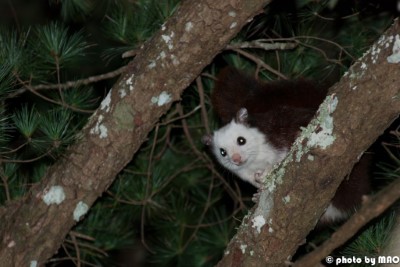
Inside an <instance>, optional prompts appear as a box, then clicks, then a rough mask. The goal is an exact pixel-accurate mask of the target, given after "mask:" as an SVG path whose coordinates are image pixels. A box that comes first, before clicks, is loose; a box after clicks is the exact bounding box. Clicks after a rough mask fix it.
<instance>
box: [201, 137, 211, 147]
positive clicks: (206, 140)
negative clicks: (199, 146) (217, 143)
mask: <svg viewBox="0 0 400 267" xmlns="http://www.w3.org/2000/svg"><path fill="white" fill-rule="evenodd" d="M201 142H202V143H203V144H205V145H206V146H210V145H211V144H212V135H211V134H206V135H203V137H202V138H201Z"/></svg>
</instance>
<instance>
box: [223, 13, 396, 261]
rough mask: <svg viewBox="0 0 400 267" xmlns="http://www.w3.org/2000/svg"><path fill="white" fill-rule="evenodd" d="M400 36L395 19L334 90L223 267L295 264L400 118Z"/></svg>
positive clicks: (271, 178) (269, 184)
mask: <svg viewBox="0 0 400 267" xmlns="http://www.w3.org/2000/svg"><path fill="white" fill-rule="evenodd" d="M399 33H400V24H399V22H398V20H395V22H394V24H393V25H392V26H391V27H390V28H389V29H388V30H387V31H386V32H385V33H384V34H383V35H382V36H381V37H380V38H379V40H377V41H376V42H375V43H374V44H373V45H372V46H371V48H370V49H369V50H368V51H367V52H366V53H365V54H364V56H363V57H362V58H360V59H359V60H357V62H355V63H354V65H353V66H352V67H351V68H350V69H349V72H348V73H346V74H345V75H344V76H343V77H342V79H341V80H340V81H339V82H338V83H337V84H336V85H335V86H333V87H332V88H331V90H330V95H328V97H327V98H326V100H325V101H324V104H323V105H321V107H320V109H319V111H318V113H317V115H316V118H315V119H314V120H313V121H312V122H311V123H310V125H309V126H308V127H307V128H306V129H304V130H303V133H302V135H301V136H300V137H299V138H298V139H297V140H296V142H295V143H294V146H293V147H292V148H291V151H290V152H289V155H288V157H287V158H286V159H285V160H284V161H283V162H282V163H281V164H280V166H279V167H278V168H276V169H275V170H274V171H273V172H272V173H271V174H270V175H268V176H267V177H266V190H265V191H263V192H262V193H261V195H260V198H259V199H260V200H259V203H258V204H257V205H256V206H255V207H254V208H253V210H252V211H251V213H250V214H249V215H248V216H246V218H245V219H244V221H243V223H242V225H241V227H240V228H239V230H238V233H237V234H236V236H235V237H234V238H233V239H232V240H231V242H230V244H229V245H228V247H227V249H226V251H225V256H224V258H223V259H222V260H221V261H220V262H219V264H218V266H219V267H222V266H223V267H226V266H270V265H273V264H276V265H277V266H283V265H284V264H285V262H287V261H289V260H290V259H291V257H292V256H293V254H294V253H295V251H296V249H297V248H298V246H299V245H301V244H302V243H303V242H304V239H305V237H306V235H307V234H308V233H309V231H310V230H312V229H313V228H314V226H315V224H316V223H317V221H318V219H319V217H320V216H321V214H322V213H323V211H324V209H325V208H326V207H327V206H328V203H329V201H330V200H331V199H332V197H333V195H334V193H335V191H336V189H337V188H338V186H339V184H340V183H341V181H342V180H343V177H345V176H346V175H347V174H348V173H350V171H351V168H352V167H353V165H354V164H355V163H356V162H357V161H358V159H359V157H360V155H362V153H363V152H364V151H365V150H366V149H367V148H368V147H369V146H370V145H371V144H372V143H373V142H374V141H375V140H376V138H377V137H378V136H379V135H380V134H381V133H382V132H383V131H384V130H385V129H386V128H387V127H388V126H389V125H390V124H391V122H392V121H393V120H394V119H395V118H397V117H398V115H399V114H400V97H399V96H400V86H399V84H400V68H399V64H400V52H399V51H398V50H397V49H396V47H398V46H399V45H400V39H399V38H398V37H396V36H398V35H399ZM331 123H332V124H331ZM327 125H329V127H328V126H327ZM315 137H317V138H315ZM271 199H272V200H273V201H271ZM271 204H273V205H271ZM309 266H311V265H309Z"/></svg>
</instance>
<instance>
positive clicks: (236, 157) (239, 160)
mask: <svg viewBox="0 0 400 267" xmlns="http://www.w3.org/2000/svg"><path fill="white" fill-rule="evenodd" d="M232 161H233V162H234V163H236V164H238V165H239V164H240V163H242V157H241V156H240V154H238V153H235V154H233V155H232Z"/></svg>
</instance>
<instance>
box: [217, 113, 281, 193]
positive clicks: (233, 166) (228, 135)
mask: <svg viewBox="0 0 400 267" xmlns="http://www.w3.org/2000/svg"><path fill="white" fill-rule="evenodd" d="M238 137H243V138H244V139H245V140H246V143H245V144H243V145H239V144H238ZM212 144H213V148H212V150H213V153H214V155H215V156H216V158H217V160H218V161H219V163H220V164H221V165H222V166H224V167H225V168H227V169H228V170H230V171H231V172H233V173H235V174H236V175H237V176H239V177H240V178H241V179H243V180H245V181H247V182H249V183H251V184H253V185H254V186H256V187H259V184H258V183H257V182H256V180H255V174H256V173H259V172H263V171H264V170H265V172H264V173H265V174H267V173H269V172H270V171H271V170H272V168H273V167H274V165H275V164H276V163H278V162H280V161H281V160H282V159H283V158H284V157H285V156H286V153H287V152H286V151H282V150H279V149H277V148H275V147H273V146H272V145H271V144H270V143H269V142H268V140H266V137H265V135H264V134H263V133H262V132H260V131H259V130H258V129H257V128H253V127H246V126H245V125H243V124H241V123H236V122H235V121H234V120H232V121H231V122H230V123H229V124H227V125H225V126H224V127H222V128H220V129H219V130H217V131H215V132H214V135H213V140H212ZM221 149H223V150H224V151H226V156H225V157H224V156H222V155H221ZM234 154H236V155H240V158H241V163H240V164H237V163H235V162H234V161H233V160H232V156H233V155H234ZM265 167H267V168H266V169H265Z"/></svg>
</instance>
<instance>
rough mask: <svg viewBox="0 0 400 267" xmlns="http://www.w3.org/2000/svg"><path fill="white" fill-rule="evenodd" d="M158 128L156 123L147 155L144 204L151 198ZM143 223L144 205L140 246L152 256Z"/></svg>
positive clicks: (144, 219) (143, 217)
mask: <svg viewBox="0 0 400 267" xmlns="http://www.w3.org/2000/svg"><path fill="white" fill-rule="evenodd" d="M159 128H160V125H159V124H158V123H157V124H156V127H155V129H154V139H153V145H152V147H151V151H150V155H149V163H148V166H147V185H146V196H145V199H144V201H145V203H147V202H148V201H149V200H150V198H151V196H150V195H151V194H150V191H151V189H152V182H153V179H152V177H151V174H152V169H153V155H154V151H155V149H156V144H157V137H158V130H159ZM145 221H146V205H145V204H144V205H143V207H142V215H141V220H140V239H141V241H142V245H143V246H144V247H145V248H146V249H147V250H148V251H149V252H151V253H153V254H154V253H155V252H154V251H153V250H152V249H150V247H149V246H148V245H147V243H146V239H145V233H144V225H145Z"/></svg>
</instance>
